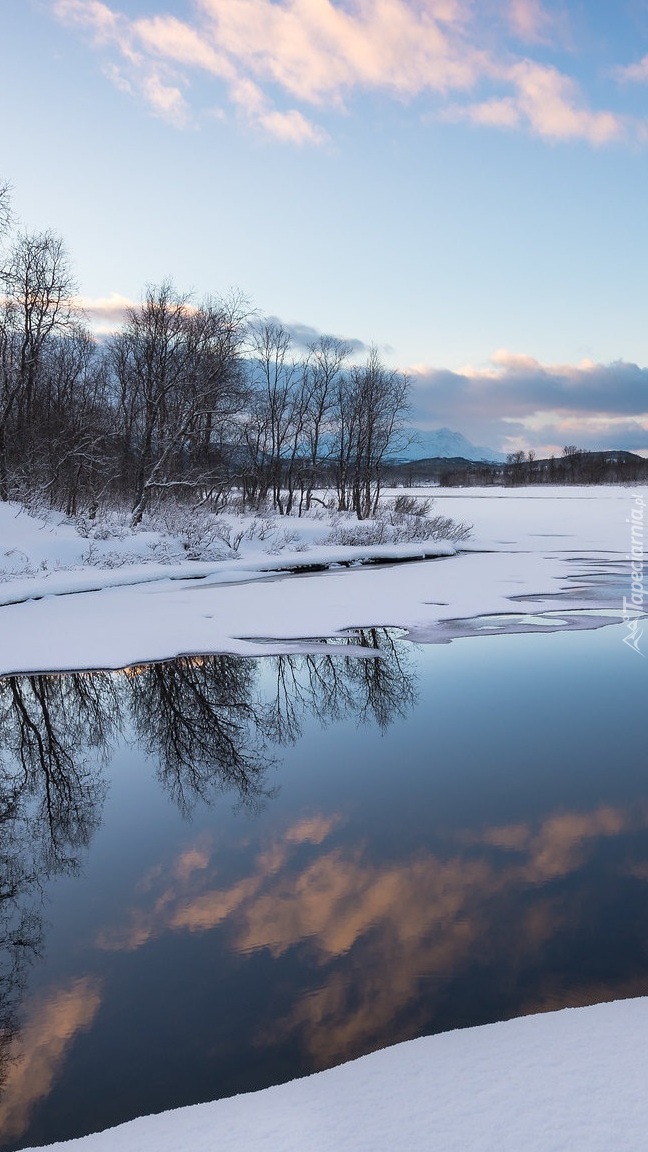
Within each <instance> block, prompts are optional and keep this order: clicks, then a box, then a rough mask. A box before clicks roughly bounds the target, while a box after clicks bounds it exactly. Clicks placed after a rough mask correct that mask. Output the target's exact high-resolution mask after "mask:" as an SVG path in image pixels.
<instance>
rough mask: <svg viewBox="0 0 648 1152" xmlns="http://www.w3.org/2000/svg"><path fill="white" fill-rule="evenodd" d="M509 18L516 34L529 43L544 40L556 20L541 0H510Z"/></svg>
mask: <svg viewBox="0 0 648 1152" xmlns="http://www.w3.org/2000/svg"><path fill="white" fill-rule="evenodd" d="M509 20H510V23H511V27H512V28H513V31H514V32H515V34H516V35H517V36H519V37H520V39H521V40H526V41H527V43H529V44H533V43H539V42H542V41H543V40H544V39H545V36H546V33H547V31H548V29H549V28H550V27H551V25H552V24H553V22H554V21H553V18H552V16H551V15H550V14H549V13H548V12H547V11H546V9H545V8H544V6H543V5H542V4H541V3H540V0H510V3H509Z"/></svg>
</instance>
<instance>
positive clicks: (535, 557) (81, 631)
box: [0, 487, 648, 673]
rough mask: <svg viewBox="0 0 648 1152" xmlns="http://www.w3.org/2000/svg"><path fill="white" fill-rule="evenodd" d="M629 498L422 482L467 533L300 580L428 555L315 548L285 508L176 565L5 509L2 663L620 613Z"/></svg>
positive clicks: (93, 660)
mask: <svg viewBox="0 0 648 1152" xmlns="http://www.w3.org/2000/svg"><path fill="white" fill-rule="evenodd" d="M414 492H415V493H416V494H417V495H420V494H421V492H420V490H414ZM638 494H641V495H642V497H643V499H644V501H648V490H646V489H645V488H644V489H643V490H642V491H640V490H638V489H637V490H634V489H626V488H620V487H605V488H603V487H601V488H598V487H597V488H551V489H537V488H532V489H501V488H497V489H492V488H487V489H448V490H443V489H436V490H435V491H434V496H435V504H434V508H433V512H434V513H440V514H442V515H445V516H450V517H452V518H453V519H455V520H460V521H467V522H468V523H472V524H473V525H474V532H473V536H472V538H471V539H470V540H469V541H468V542H466V543H464V544H461V545H459V546H457V547H455V546H453V545H450V544H448V543H447V542H446V543H444V542H438V543H437V542H435V543H433V544H432V545H431V546H428V548H427V554H428V555H430V554H433V555H436V556H437V559H427V560H424V561H421V562H419V563H413V564H398V565H393V564H389V563H387V564H386V565H385V566H382V567H375V566H374V567H350V568H343V569H341V568H339V567H332V568H331V569H330V570H328V571H323V572H315V573H313V572H311V573H308V574H305V575H304V574H295V573H294V571H293V569H295V568H297V567H304V566H309V567H311V566H313V565H319V564H327V565H333V566H335V565H339V564H341V563H344V564H350V563H352V562H358V561H359V560H360V559H361V558H363V557H364V558H371V559H372V560H374V561H375V560H378V559H380V558H381V557H382V558H383V559H384V560H385V561H390V560H393V559H404V558H406V557H410V558H416V557H418V556H421V554H422V553H423V552H425V551H426V549H425V546H424V545H422V543H421V542H417V543H415V544H412V545H410V544H390V545H373V546H371V545H364V546H362V547H349V546H344V545H339V544H331V543H329V544H325V545H324V544H321V543H317V541H318V540H320V539H321V538H322V536H323V534H324V533H325V531H326V527H327V525H326V524H323V523H322V521H320V520H316V519H302V520H298V519H296V518H291V519H290V520H288V519H287V518H285V519H284V520H282V521H281V522H280V523H279V525H278V526H277V528H273V529H269V530H268V533H269V534H265V535H264V538H263V539H260V538H259V537H258V536H256V537H253V538H252V539H251V540H245V541H241V542H239V543H238V551H237V552H236V553H233V552H232V551H231V549H230V550H229V552H227V549H225V550H224V551H221V554H222V555H223V556H225V555H227V556H228V558H223V559H220V560H218V559H216V560H210V561H195V560H190V559H184V560H183V559H182V558H181V557H182V552H183V550H182V546H181V545H180V544H179V543H178V542H177V541H176V542H175V543H176V546H175V548H174V547H172V546H171V547H170V545H169V540H168V539H167V540H164V539H163V538H162V537H161V536H160V534H159V533H157V534H156V533H151V532H148V533H147V532H141V533H137V534H135V535H129V536H126V537H124V538H122V539H119V540H117V541H116V540H114V539H106V540H88V538H85V537H83V536H81V535H79V533H78V532H77V531H76V529H75V528H74V526H73V525H72V524H70V523H69V522H62V523H57V520H56V518H54V517H51V518H50V519H49V520H48V521H47V522H45V523H44V522H42V521H38V520H33V519H32V518H30V517H29V516H27V515H26V514H25V513H21V512H19V510H18V509H17V507H16V506H15V505H3V506H0V570H2V572H3V576H2V582H1V583H0V638H1V639H0V673H9V672H29V671H46V670H57V669H73V668H74V669H80V668H97V667H111V668H117V667H123V666H125V665H127V664H131V663H139V662H142V661H144V660H155V659H164V658H166V657H170V656H173V655H176V654H178V653H198V652H217V651H219V652H233V653H240V654H243V655H254V654H261V653H263V654H266V653H268V651H270V650H272V651H282V650H285V648H286V646H289V647H294V646H295V643H300V642H302V641H303V640H304V638H309V637H318V636H334V635H335V634H337V633H340V632H342V631H345V630H349V629H354V628H360V627H369V626H372V625H384V626H387V625H393V626H396V627H402V628H405V629H407V631H408V632H409V634H410V635H411V636H412V638H413V639H418V640H439V639H447V638H448V637H449V636H450V635H453V634H454V635H461V634H462V631H463V630H464V629H463V625H462V622H465V621H468V620H471V619H473V618H474V617H476V616H480V615H484V614H491V615H501V616H505V615H510V614H511V613H514V612H518V613H521V614H524V613H529V612H532V613H534V615H535V616H537V614H538V613H540V612H543V611H548V610H551V609H554V610H555V609H556V608H560V610H561V612H562V611H564V612H569V611H570V610H579V609H589V610H596V609H597V608H602V607H605V606H607V608H608V609H609V610H610V612H612V613H614V612H616V613H617V614H618V613H620V611H621V608H622V585H623V581H624V580H626V581H627V583H628V585H629V575H625V573H626V569H629V565H628V562H627V555H628V552H629V550H630V528H629V524H628V519H629V517H630V515H631V509H632V508H633V506H634V501H635V499H636V497H637V495H638ZM423 495H424V496H429V492H427V491H424V492H423ZM60 519H61V518H60V517H59V518H58V520H59V521H60ZM264 532H265V530H263V531H262V535H263V534H264ZM273 533H274V535H273ZM172 543H173V542H172ZM162 553H164V560H165V562H164V563H162V562H161V561H160V555H161V554H162ZM610 577H613V578H614V579H615V580H616V581H617V583H618V585H619V590H618V596H617V600H616V601H615V602H614V604H613V605H611V604H610V602H609V596H607V598H606V597H605V596H604V595H603V594H602V593H601V595H600V596H599V597H597V582H599V583H600V582H601V580H603V581H605V580H606V579H609V578H610ZM82 592H83V593H84V594H83V595H81V594H80V593H82ZM557 594H559V595H561V600H560V601H559V602H558V603H556V601H555V600H553V599H552V597H554V596H555V595H557ZM615 595H616V593H615ZM617 601H618V602H617ZM301 646H303V644H302V645H301Z"/></svg>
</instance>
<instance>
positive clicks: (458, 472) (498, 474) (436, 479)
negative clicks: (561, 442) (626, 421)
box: [386, 445, 648, 487]
mask: <svg viewBox="0 0 648 1152" xmlns="http://www.w3.org/2000/svg"><path fill="white" fill-rule="evenodd" d="M386 481H387V483H390V484H406V485H409V486H411V485H417V484H422V483H425V482H433V483H438V484H443V485H446V486H448V487H471V486H475V485H478V486H482V485H485V486H488V485H504V486H506V487H516V486H518V485H522V484H637V483H644V484H645V483H646V481H648V460H644V459H643V458H642V457H641V456H637V455H635V454H634V453H633V452H623V451H610V452H587V451H585V450H584V449H581V448H576V447H575V446H573V445H567V446H566V447H565V448H563V451H562V454H561V455H560V456H551V457H549V458H547V459H538V458H536V456H535V454H534V453H533V451H531V452H522V451H520V452H513V453H510V454H509V456H508V457H507V460H506V463H505V464H494V463H491V462H489V461H486V460H478V461H475V460H464V459H463V458H461V457H455V458H453V459H441V458H439V459H432V460H414V461H411V462H407V463H391V464H390V465H389V468H388V469H387V473H386Z"/></svg>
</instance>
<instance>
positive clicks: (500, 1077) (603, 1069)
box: [49, 997, 648, 1152]
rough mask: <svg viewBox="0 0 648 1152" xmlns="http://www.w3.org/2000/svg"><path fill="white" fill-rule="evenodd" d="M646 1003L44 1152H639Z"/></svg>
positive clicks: (540, 1020) (445, 1037)
mask: <svg viewBox="0 0 648 1152" xmlns="http://www.w3.org/2000/svg"><path fill="white" fill-rule="evenodd" d="M647 1060H648V998H645V997H642V998H638V999H634V1000H620V1001H617V1002H615V1003H611V1004H598V1005H595V1006H592V1007H586V1008H567V1009H563V1010H562V1011H560V1012H549V1013H546V1014H542V1015H538V1016H526V1017H521V1018H520V1019H516V1020H509V1021H506V1022H504V1023H498V1024H488V1025H485V1026H483V1027H481V1028H467V1029H464V1030H461V1031H454V1032H446V1033H444V1034H442V1035H439V1036H428V1037H424V1038H421V1039H419V1040H411V1041H408V1042H407V1043H405V1044H398V1045H395V1046H394V1047H392V1048H387V1049H383V1050H382V1051H379V1052H374V1053H372V1054H371V1055H369V1056H364V1057H362V1058H361V1059H359V1060H355V1061H353V1062H351V1063H348V1064H344V1065H342V1066H340V1067H338V1068H333V1069H330V1070H329V1071H326V1072H319V1073H317V1074H316V1075H313V1076H310V1077H307V1078H305V1079H303V1080H293V1081H291V1082H290V1083H288V1084H283V1085H280V1086H279V1087H275V1088H267V1089H265V1090H263V1091H261V1092H257V1093H251V1094H247V1095H241V1096H235V1097H232V1098H230V1099H227V1100H219V1101H215V1102H213V1103H210V1104H199V1105H195V1106H193V1107H190V1108H181V1109H178V1110H177V1111H174V1112H165V1113H162V1114H161V1115H157V1116H148V1117H142V1118H140V1119H138V1120H133V1121H130V1122H129V1123H127V1124H123V1125H121V1126H120V1127H118V1128H113V1129H109V1130H108V1131H105V1132H102V1133H98V1134H94V1135H91V1136H85V1137H83V1138H81V1139H79V1140H71V1141H68V1142H65V1143H59V1144H53V1145H50V1146H49V1148H50V1152H117V1150H118V1152H216V1150H218V1152H304V1150H305V1149H308V1150H309V1152H310V1150H312V1152H396V1150H397V1149H407V1152H521V1149H524V1152H565V1150H566V1149H568V1150H569V1152H610V1150H611V1149H614V1152H630V1150H631V1152H640V1150H641V1149H645V1148H648V1093H647V1092H646V1064H647Z"/></svg>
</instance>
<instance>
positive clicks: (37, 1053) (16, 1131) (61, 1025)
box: [0, 979, 101, 1140]
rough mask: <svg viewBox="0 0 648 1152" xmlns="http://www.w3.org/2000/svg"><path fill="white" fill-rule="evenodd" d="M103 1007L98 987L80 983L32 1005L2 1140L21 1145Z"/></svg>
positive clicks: (1, 1117)
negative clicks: (36, 1111) (74, 1048)
mask: <svg viewBox="0 0 648 1152" xmlns="http://www.w3.org/2000/svg"><path fill="white" fill-rule="evenodd" d="M100 1003H101V995H100V987H99V983H98V981H96V980H91V979H81V980H75V981H74V982H73V983H72V984H70V985H68V986H67V987H63V988H56V989H54V990H53V991H52V992H50V994H49V996H48V998H47V999H46V1000H44V1001H43V1000H39V1001H37V1002H34V1003H33V1004H32V1005H31V1009H30V1011H29V1015H28V1018H27V1022H26V1024H25V1026H24V1027H23V1028H22V1030H21V1031H20V1033H19V1034H18V1035H17V1036H16V1038H15V1040H14V1041H13V1044H12V1048H11V1054H10V1055H11V1062H10V1064H9V1069H8V1072H7V1078H6V1082H5V1085H4V1091H3V1096H2V1100H0V1134H1V1135H2V1138H3V1139H4V1140H11V1139H17V1138H18V1137H19V1136H21V1135H22V1133H23V1132H25V1131H26V1129H27V1128H28V1126H29V1120H30V1116H31V1113H32V1110H33V1108H34V1105H35V1104H37V1103H38V1101H39V1100H42V1099H44V1098H45V1097H46V1096H48V1095H49V1092H50V1090H51V1087H52V1085H53V1083H54V1082H55V1080H56V1077H57V1074H58V1071H59V1068H60V1065H61V1063H62V1062H63V1060H64V1059H65V1057H66V1055H67V1052H68V1050H69V1048H70V1046H71V1045H72V1043H73V1041H74V1040H75V1038H76V1037H77V1036H78V1034H79V1033H80V1032H83V1031H85V1030H87V1029H88V1028H89V1027H90V1025H91V1024H92V1021H93V1020H94V1018H95V1016H96V1014H97V1010H98V1008H99V1005H100Z"/></svg>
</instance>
